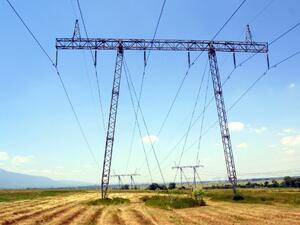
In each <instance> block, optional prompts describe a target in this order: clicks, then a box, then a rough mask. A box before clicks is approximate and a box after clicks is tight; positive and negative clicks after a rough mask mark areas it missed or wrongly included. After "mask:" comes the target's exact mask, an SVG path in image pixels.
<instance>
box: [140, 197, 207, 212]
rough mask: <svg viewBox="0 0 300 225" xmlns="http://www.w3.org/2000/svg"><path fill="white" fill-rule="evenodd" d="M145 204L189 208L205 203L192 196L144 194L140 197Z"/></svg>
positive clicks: (164, 207)
mask: <svg viewBox="0 0 300 225" xmlns="http://www.w3.org/2000/svg"><path fill="white" fill-rule="evenodd" d="M141 200H142V201H144V202H145V204H146V205H147V206H151V207H157V208H162V209H180V208H190V207H196V206H200V205H201V204H202V205H205V203H204V202H202V203H199V202H198V201H197V200H195V199H193V198H187V197H183V198H182V197H174V196H173V197H168V196H152V197H149V196H144V197H142V198H141Z"/></svg>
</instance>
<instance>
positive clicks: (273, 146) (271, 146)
mask: <svg viewBox="0 0 300 225" xmlns="http://www.w3.org/2000/svg"><path fill="white" fill-rule="evenodd" d="M268 148H276V145H268Z"/></svg>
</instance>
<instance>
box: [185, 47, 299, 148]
mask: <svg viewBox="0 0 300 225" xmlns="http://www.w3.org/2000/svg"><path fill="white" fill-rule="evenodd" d="M299 54H300V51H297V52H295V53H293V54H291V55H290V56H288V57H286V58H284V59H282V60H281V61H279V62H277V63H275V64H273V65H272V66H271V67H270V68H268V69H267V70H266V71H264V72H263V73H262V74H261V75H260V76H259V77H258V78H257V79H255V80H254V82H253V83H252V84H251V85H250V86H249V87H248V88H247V89H246V90H245V91H244V92H243V93H242V94H241V95H240V96H239V97H238V98H237V99H236V100H235V101H234V103H233V104H232V105H231V106H230V107H229V108H228V110H227V111H226V112H230V111H231V110H232V109H233V108H234V107H235V106H236V105H237V104H238V103H239V102H240V101H241V100H242V99H243V98H244V97H245V95H246V94H247V93H248V92H250V91H251V90H252V89H253V88H254V86H255V85H256V84H257V83H258V82H259V81H260V80H261V79H262V78H263V77H265V76H266V75H267V73H268V72H269V71H270V70H272V69H275V68H277V67H278V66H279V65H281V64H282V63H284V62H286V61H288V60H290V59H292V58H294V57H295V56H297V55H299ZM217 123H218V121H215V122H214V123H213V124H212V125H211V126H210V127H209V128H208V129H207V130H206V131H205V132H204V134H203V135H202V137H203V136H204V135H206V134H207V133H208V132H209V131H210V130H211V129H212V128H213V127H214V126H215V125H216V124H217ZM196 143H197V140H196V141H194V142H193V143H192V144H191V145H190V146H189V147H188V148H187V150H189V149H191V148H192V147H193V146H194V145H195V144H196Z"/></svg>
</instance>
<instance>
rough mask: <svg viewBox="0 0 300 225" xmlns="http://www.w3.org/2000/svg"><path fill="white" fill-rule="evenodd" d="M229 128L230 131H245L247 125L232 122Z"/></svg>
mask: <svg viewBox="0 0 300 225" xmlns="http://www.w3.org/2000/svg"><path fill="white" fill-rule="evenodd" d="M228 127H229V129H230V131H243V130H244V128H245V125H244V124H243V123H241V122H230V123H229V124H228Z"/></svg>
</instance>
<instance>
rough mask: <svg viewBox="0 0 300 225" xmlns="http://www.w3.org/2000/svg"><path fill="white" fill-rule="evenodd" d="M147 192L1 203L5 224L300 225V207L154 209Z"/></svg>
mask: <svg viewBox="0 0 300 225" xmlns="http://www.w3.org/2000/svg"><path fill="white" fill-rule="evenodd" d="M144 195H145V194H143V193H126V194H124V193H116V194H112V195H111V197H125V198H129V199H130V201H131V203H130V204H128V205H116V206H90V205H88V204H86V202H87V201H89V200H92V199H96V198H97V197H98V196H99V195H98V193H96V192H91V193H76V194H74V195H69V196H56V197H47V198H41V199H35V200H32V201H19V202H10V203H0V224H1V225H14V224H21V225H38V224H41V225H44V224H45V225H65V224H66V225H67V224H79V225H97V224H100V225H140V224H141V225H231V224H235V225H239V224H247V225H261V224H264V225H265V224H270V225H275V224H276V225H277V224H278V225H292V224H293V225H298V224H299V225H300V208H291V207H290V208H289V207H286V206H285V207H284V206H270V205H254V204H239V203H236V204H232V203H225V202H210V201H208V206H206V207H200V208H187V209H178V210H163V209H157V208H150V207H147V206H145V205H144V203H143V202H142V201H141V200H140V199H139V198H140V197H142V196H144Z"/></svg>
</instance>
